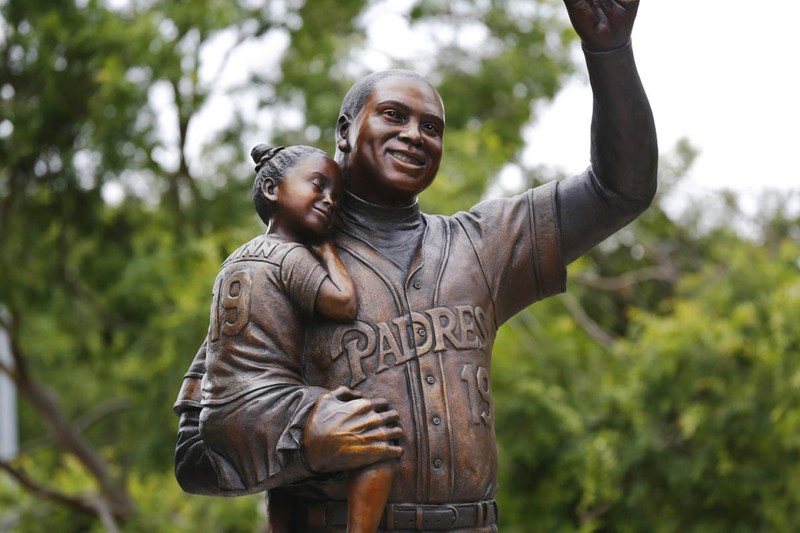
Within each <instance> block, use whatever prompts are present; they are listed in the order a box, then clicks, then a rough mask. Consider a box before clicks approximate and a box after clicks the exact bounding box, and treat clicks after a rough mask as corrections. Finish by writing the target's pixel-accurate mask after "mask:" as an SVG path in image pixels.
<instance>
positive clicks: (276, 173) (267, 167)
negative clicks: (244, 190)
mask: <svg viewBox="0 0 800 533" xmlns="http://www.w3.org/2000/svg"><path fill="white" fill-rule="evenodd" d="M311 154H322V155H324V156H326V157H327V155H328V154H326V153H325V152H323V151H322V150H320V149H319V148H314V147H313V146H303V145H296V146H286V147H284V146H269V145H266V144H263V143H262V144H258V145H256V146H255V147H254V148H253V149H252V150H251V151H250V157H252V158H253V161H254V162H255V164H256V179H255V181H254V182H253V203H254V204H255V206H256V213H258V216H259V217H261V220H263V221H264V224H267V225H269V221H270V220H271V219H272V216H273V215H274V214H275V204H273V203H272V202H270V201H269V200H267V199H266V198H265V197H264V195H263V194H262V192H261V188H262V187H263V185H264V182H265V181H267V180H268V179H272V180H273V181H274V182H275V185H278V184H279V183H280V182H281V181H283V177H284V176H285V175H286V173H287V172H288V171H289V170H290V169H291V168H292V167H294V166H295V165H296V164H297V163H299V162H300V161H301V160H302V159H303V158H305V157H308V156H310V155H311Z"/></svg>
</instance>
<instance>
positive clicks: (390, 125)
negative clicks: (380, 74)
mask: <svg viewBox="0 0 800 533" xmlns="http://www.w3.org/2000/svg"><path fill="white" fill-rule="evenodd" d="M345 135H346V139H347V143H348V145H349V150H350V152H349V153H348V154H347V157H346V163H345V165H346V168H347V173H348V179H349V181H348V186H349V189H350V191H351V192H353V193H354V194H355V195H357V196H359V197H360V198H362V199H364V200H367V201H368V202H372V203H375V204H379V205H408V204H410V203H412V202H413V201H414V199H415V198H416V196H417V194H419V193H420V192H422V191H423V190H425V189H426V188H427V187H428V186H429V185H430V184H431V182H433V180H434V178H435V177H436V172H437V171H438V170H439V162H440V161H441V159H442V137H443V135H444V109H443V108H442V103H441V99H440V98H439V93H437V92H436V90H435V89H434V88H433V87H432V86H431V85H430V84H429V83H427V82H426V81H425V80H423V79H417V78H411V77H404V76H390V77H387V78H384V79H382V80H380V81H378V82H377V83H376V84H375V87H374V88H373V90H372V92H371V93H370V95H369V96H368V97H367V99H366V101H365V102H364V106H363V108H362V109H361V112H360V113H359V114H358V116H356V118H355V119H354V120H353V123H352V124H350V125H349V127H348V130H347V132H346V133H345Z"/></svg>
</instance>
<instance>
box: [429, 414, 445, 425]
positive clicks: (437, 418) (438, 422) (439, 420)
mask: <svg viewBox="0 0 800 533" xmlns="http://www.w3.org/2000/svg"><path fill="white" fill-rule="evenodd" d="M431 422H433V425H434V426H438V425H439V424H441V423H442V419H441V418H439V417H438V416H434V417H433V420H431Z"/></svg>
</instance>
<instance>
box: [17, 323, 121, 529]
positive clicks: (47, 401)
mask: <svg viewBox="0 0 800 533" xmlns="http://www.w3.org/2000/svg"><path fill="white" fill-rule="evenodd" d="M4 322H5V323H6V329H7V332H8V337H9V342H10V344H11V356H12V358H13V359H14V363H15V366H16V370H17V377H16V379H15V383H16V385H17V390H18V392H19V393H20V394H21V395H22V396H23V397H24V398H25V399H26V400H27V401H28V402H29V403H30V404H31V405H32V406H33V407H34V409H36V411H37V412H38V413H39V414H40V416H41V417H42V419H43V420H44V422H45V424H46V425H47V428H48V430H49V431H50V433H51V434H52V435H53V438H54V439H55V441H56V442H57V443H58V445H59V446H60V447H61V448H62V449H63V450H65V451H67V452H69V453H71V454H73V455H74V456H75V457H76V458H77V459H78V461H79V462H80V463H81V464H82V465H83V466H84V467H85V468H86V469H87V470H88V471H89V473H90V474H91V475H92V477H94V478H95V480H96V481H97V483H98V485H99V486H100V490H101V497H102V498H103V499H104V500H105V501H106V503H107V505H108V507H109V508H110V509H111V511H112V512H113V514H114V515H115V516H117V517H120V518H124V517H127V516H129V515H131V514H133V512H134V510H135V505H134V503H133V501H132V500H131V499H130V496H129V495H128V493H127V491H126V489H125V487H124V486H122V485H120V484H118V483H115V482H114V481H113V478H112V476H111V473H110V470H109V468H108V465H107V464H106V462H105V461H104V460H103V459H102V457H101V456H100V455H99V454H98V453H97V452H96V451H95V450H94V449H93V448H92V446H91V444H89V442H88V441H86V439H84V438H83V436H82V435H81V434H80V433H78V432H77V431H76V430H75V428H73V427H72V426H71V425H70V423H69V421H68V420H67V418H66V417H65V416H64V413H63V412H62V410H61V407H60V405H59V404H58V402H57V401H56V399H55V397H54V396H53V394H52V393H51V392H50V391H48V390H47V389H45V388H44V387H42V386H40V385H38V384H37V383H35V382H34V381H33V380H32V379H31V377H30V375H29V373H28V369H27V364H26V363H27V362H26V358H25V357H24V355H23V352H22V349H21V347H20V345H19V342H18V336H17V335H18V329H19V319H18V317H16V316H15V315H14V314H13V312H12V313H11V315H10V319H6V320H4ZM92 508H93V509H97V508H96V506H92ZM98 516H100V515H99V511H98Z"/></svg>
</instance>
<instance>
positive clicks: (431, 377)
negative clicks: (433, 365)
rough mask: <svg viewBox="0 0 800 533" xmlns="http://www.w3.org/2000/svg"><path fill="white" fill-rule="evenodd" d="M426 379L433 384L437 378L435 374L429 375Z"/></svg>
mask: <svg viewBox="0 0 800 533" xmlns="http://www.w3.org/2000/svg"><path fill="white" fill-rule="evenodd" d="M425 381H427V382H428V383H430V384H431V385H433V384H434V383H436V378H435V377H433V376H428V377H426V378H425Z"/></svg>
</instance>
